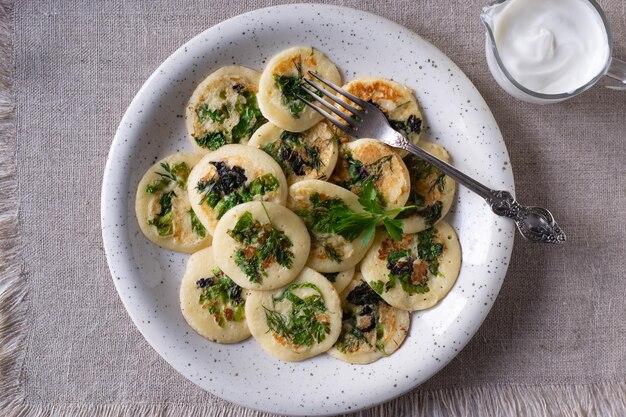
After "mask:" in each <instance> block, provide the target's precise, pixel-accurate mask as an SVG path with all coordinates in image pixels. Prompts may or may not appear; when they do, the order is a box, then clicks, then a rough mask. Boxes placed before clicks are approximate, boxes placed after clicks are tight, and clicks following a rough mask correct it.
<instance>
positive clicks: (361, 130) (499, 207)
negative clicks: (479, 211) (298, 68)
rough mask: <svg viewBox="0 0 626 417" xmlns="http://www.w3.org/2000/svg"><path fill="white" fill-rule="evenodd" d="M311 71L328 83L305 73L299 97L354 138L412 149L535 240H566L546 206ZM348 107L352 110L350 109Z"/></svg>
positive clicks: (531, 239) (555, 241) (407, 149)
mask: <svg viewBox="0 0 626 417" xmlns="http://www.w3.org/2000/svg"><path fill="white" fill-rule="evenodd" d="M309 75H310V76H311V77H314V78H316V79H317V80H319V81H320V82H321V83H322V84H324V86H322V85H321V84H319V83H315V82H313V81H312V80H310V79H308V78H307V77H305V78H304V81H305V82H306V83H307V84H308V85H309V86H310V87H312V89H311V88H308V87H307V86H305V85H304V84H303V86H302V88H303V90H305V91H306V92H307V93H308V94H309V95H310V96H308V97H305V94H301V95H298V97H299V98H300V99H301V100H302V101H304V102H305V103H306V104H307V105H309V106H310V107H312V108H313V109H315V110H316V111H317V112H318V113H320V114H321V115H322V116H324V117H325V118H326V119H327V120H328V121H329V122H331V123H332V124H334V125H335V126H336V127H337V128H338V129H340V130H342V131H343V132H345V133H346V134H348V135H350V136H352V137H354V138H375V139H378V140H380V141H381V142H384V143H386V144H387V145H390V146H393V147H395V148H400V149H404V150H406V151H408V152H411V153H412V154H414V155H416V156H418V157H419V158H421V159H423V160H425V161H426V162H428V163H430V164H432V165H434V166H435V167H436V168H438V169H439V170H441V171H442V172H443V173H444V174H446V175H448V176H450V177H451V178H453V179H454V180H456V181H457V182H459V183H460V184H462V185H464V186H465V187H467V188H468V189H470V190H472V191H473V192H475V193H476V194H478V195H479V196H481V197H482V198H484V199H485V201H486V202H487V204H488V205H489V206H490V207H491V210H492V211H493V212H494V213H495V214H497V215H498V216H504V217H508V218H510V219H512V220H513V221H514V222H515V224H516V225H517V228H518V229H519V231H520V233H521V234H522V236H523V237H525V238H526V239H528V240H530V241H532V242H544V243H562V242H565V239H566V237H565V233H563V231H562V230H561V228H560V227H559V225H558V224H557V223H556V222H555V221H554V217H553V216H552V214H551V213H550V212H549V211H548V210H546V209H545V208H542V207H526V206H522V205H521V204H519V203H518V202H517V201H515V199H514V198H513V196H512V195H511V193H509V192H508V191H503V190H492V189H491V188H489V187H487V186H485V185H483V184H481V183H480V182H478V181H476V180H475V179H473V178H471V177H470V176H468V175H466V174H464V173H463V172H461V171H459V170H458V169H456V168H455V167H453V166H452V165H450V164H448V163H446V162H444V161H442V160H440V159H439V158H437V157H435V156H433V155H431V154H430V153H428V152H426V151H425V150H423V149H422V148H419V147H417V146H415V145H414V144H413V143H411V142H410V141H409V140H408V139H407V138H406V137H404V136H403V135H402V134H401V133H399V132H397V131H396V130H394V129H393V128H392V127H391V126H390V125H389V122H388V121H387V118H386V117H385V114H384V113H383V112H382V111H381V110H380V109H379V108H378V107H376V106H375V105H374V104H372V103H368V102H367V101H364V100H361V99H360V98H358V97H356V96H355V95H353V94H350V93H348V92H347V91H345V90H343V89H342V88H340V87H339V86H337V85H335V84H333V83H332V82H330V81H328V80H325V79H324V78H322V77H320V76H319V75H317V74H315V73H314V72H311V71H309ZM325 87H329V88H330V89H332V90H333V91H335V92H337V93H339V94H340V95H342V96H344V97H346V98H347V99H349V100H350V101H352V102H353V103H354V104H355V105H356V106H358V107H360V108H357V107H355V106H354V105H351V104H350V103H347V102H346V100H343V99H341V98H339V97H338V96H337V95H335V94H333V93H331V92H330V91H328V90H327V89H326V88H325ZM323 97H326V98H327V99H328V100H330V101H332V102H334V103H335V104H337V105H339V106H341V107H342V108H343V109H345V110H342V109H340V108H338V107H337V106H335V105H333V104H331V103H329V102H328V101H326V100H323ZM311 99H314V100H315V102H316V103H318V104H316V103H314V102H313V101H312V100H311ZM320 104H321V105H320ZM346 111H347V112H349V113H346Z"/></svg>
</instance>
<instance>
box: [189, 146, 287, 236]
mask: <svg viewBox="0 0 626 417" xmlns="http://www.w3.org/2000/svg"><path fill="white" fill-rule="evenodd" d="M188 182H189V187H188V188H187V190H188V194H189V201H190V203H191V207H192V208H193V211H194V212H195V213H196V216H198V219H199V220H200V222H202V224H203V225H204V227H205V228H206V229H207V231H208V232H209V233H210V234H213V233H214V231H215V226H216V225H217V222H218V221H219V219H221V218H222V216H223V215H224V214H225V213H226V212H227V211H228V210H230V209H231V208H232V207H235V206H236V205H238V204H241V203H246V202H248V201H270V202H273V203H278V204H285V201H286V200H287V191H288V186H287V180H286V179H285V174H283V171H282V170H281V169H280V166H279V165H278V164H277V163H276V161H274V160H273V159H272V157H270V156H269V155H268V154H266V153H265V152H263V151H261V150H259V149H256V148H253V147H251V146H245V145H225V146H222V147H221V148H220V149H218V150H216V151H213V152H211V153H209V154H207V155H205V156H204V158H202V160H201V161H200V162H198V164H197V165H196V166H195V167H194V169H192V170H191V173H190V174H189V179H188Z"/></svg>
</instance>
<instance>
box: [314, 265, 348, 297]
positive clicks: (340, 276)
mask: <svg viewBox="0 0 626 417" xmlns="http://www.w3.org/2000/svg"><path fill="white" fill-rule="evenodd" d="M354 272H355V268H350V269H347V270H345V271H341V272H322V273H321V274H322V275H324V276H325V277H326V279H327V280H328V281H329V282H330V283H331V284H333V287H335V290H336V291H337V294H341V291H343V290H344V289H345V288H346V287H347V286H348V284H350V281H352V278H353V277H354Z"/></svg>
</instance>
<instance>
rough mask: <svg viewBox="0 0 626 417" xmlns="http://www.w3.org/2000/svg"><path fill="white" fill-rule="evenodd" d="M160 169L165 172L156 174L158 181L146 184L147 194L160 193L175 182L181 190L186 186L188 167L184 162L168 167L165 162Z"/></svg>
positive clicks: (189, 170)
mask: <svg viewBox="0 0 626 417" xmlns="http://www.w3.org/2000/svg"><path fill="white" fill-rule="evenodd" d="M160 165H161V168H163V169H164V170H165V172H156V174H157V175H158V176H159V179H157V180H154V181H153V182H152V183H151V184H148V186H147V187H146V192H147V193H149V194H154V193H156V192H158V191H162V190H163V189H165V187H167V186H168V185H170V183H171V182H175V183H176V185H177V186H178V187H180V188H182V189H185V187H186V185H187V177H188V176H189V172H191V169H189V166H188V165H187V164H186V163H185V162H179V163H177V164H174V165H170V164H168V163H167V162H161V164H160Z"/></svg>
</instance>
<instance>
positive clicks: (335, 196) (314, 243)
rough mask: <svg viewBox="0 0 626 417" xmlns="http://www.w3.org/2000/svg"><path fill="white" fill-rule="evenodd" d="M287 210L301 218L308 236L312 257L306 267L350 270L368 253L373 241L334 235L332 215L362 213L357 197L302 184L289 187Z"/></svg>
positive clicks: (338, 189)
mask: <svg viewBox="0 0 626 417" xmlns="http://www.w3.org/2000/svg"><path fill="white" fill-rule="evenodd" d="M287 207H289V208H290V209H291V210H293V211H294V212H295V213H296V214H297V215H298V216H300V217H301V218H302V219H303V220H304V223H305V224H306V227H307V229H308V230H309V234H310V236H311V253H310V254H309V259H308V261H307V266H309V267H311V268H313V269H315V270H316V271H319V272H323V273H327V272H340V271H346V270H348V269H351V268H353V267H354V266H355V265H356V264H357V263H359V261H360V260H361V259H363V257H364V256H365V254H366V253H367V250H368V249H369V247H370V245H371V244H372V240H371V239H370V240H369V241H368V242H365V243H364V242H363V233H361V234H360V235H359V236H354V238H351V236H347V235H344V236H342V235H340V234H338V233H335V232H334V231H333V226H335V224H334V223H335V221H336V219H335V218H333V216H332V211H333V210H337V209H342V208H344V209H346V210H349V211H352V212H353V213H363V207H362V206H361V204H360V203H359V200H358V197H357V196H356V195H355V194H354V193H352V192H350V191H348V190H346V189H344V188H341V187H339V186H337V185H335V184H331V183H328V182H325V181H320V180H304V181H300V182H297V183H295V184H293V185H292V186H291V187H289V198H288V201H287Z"/></svg>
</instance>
